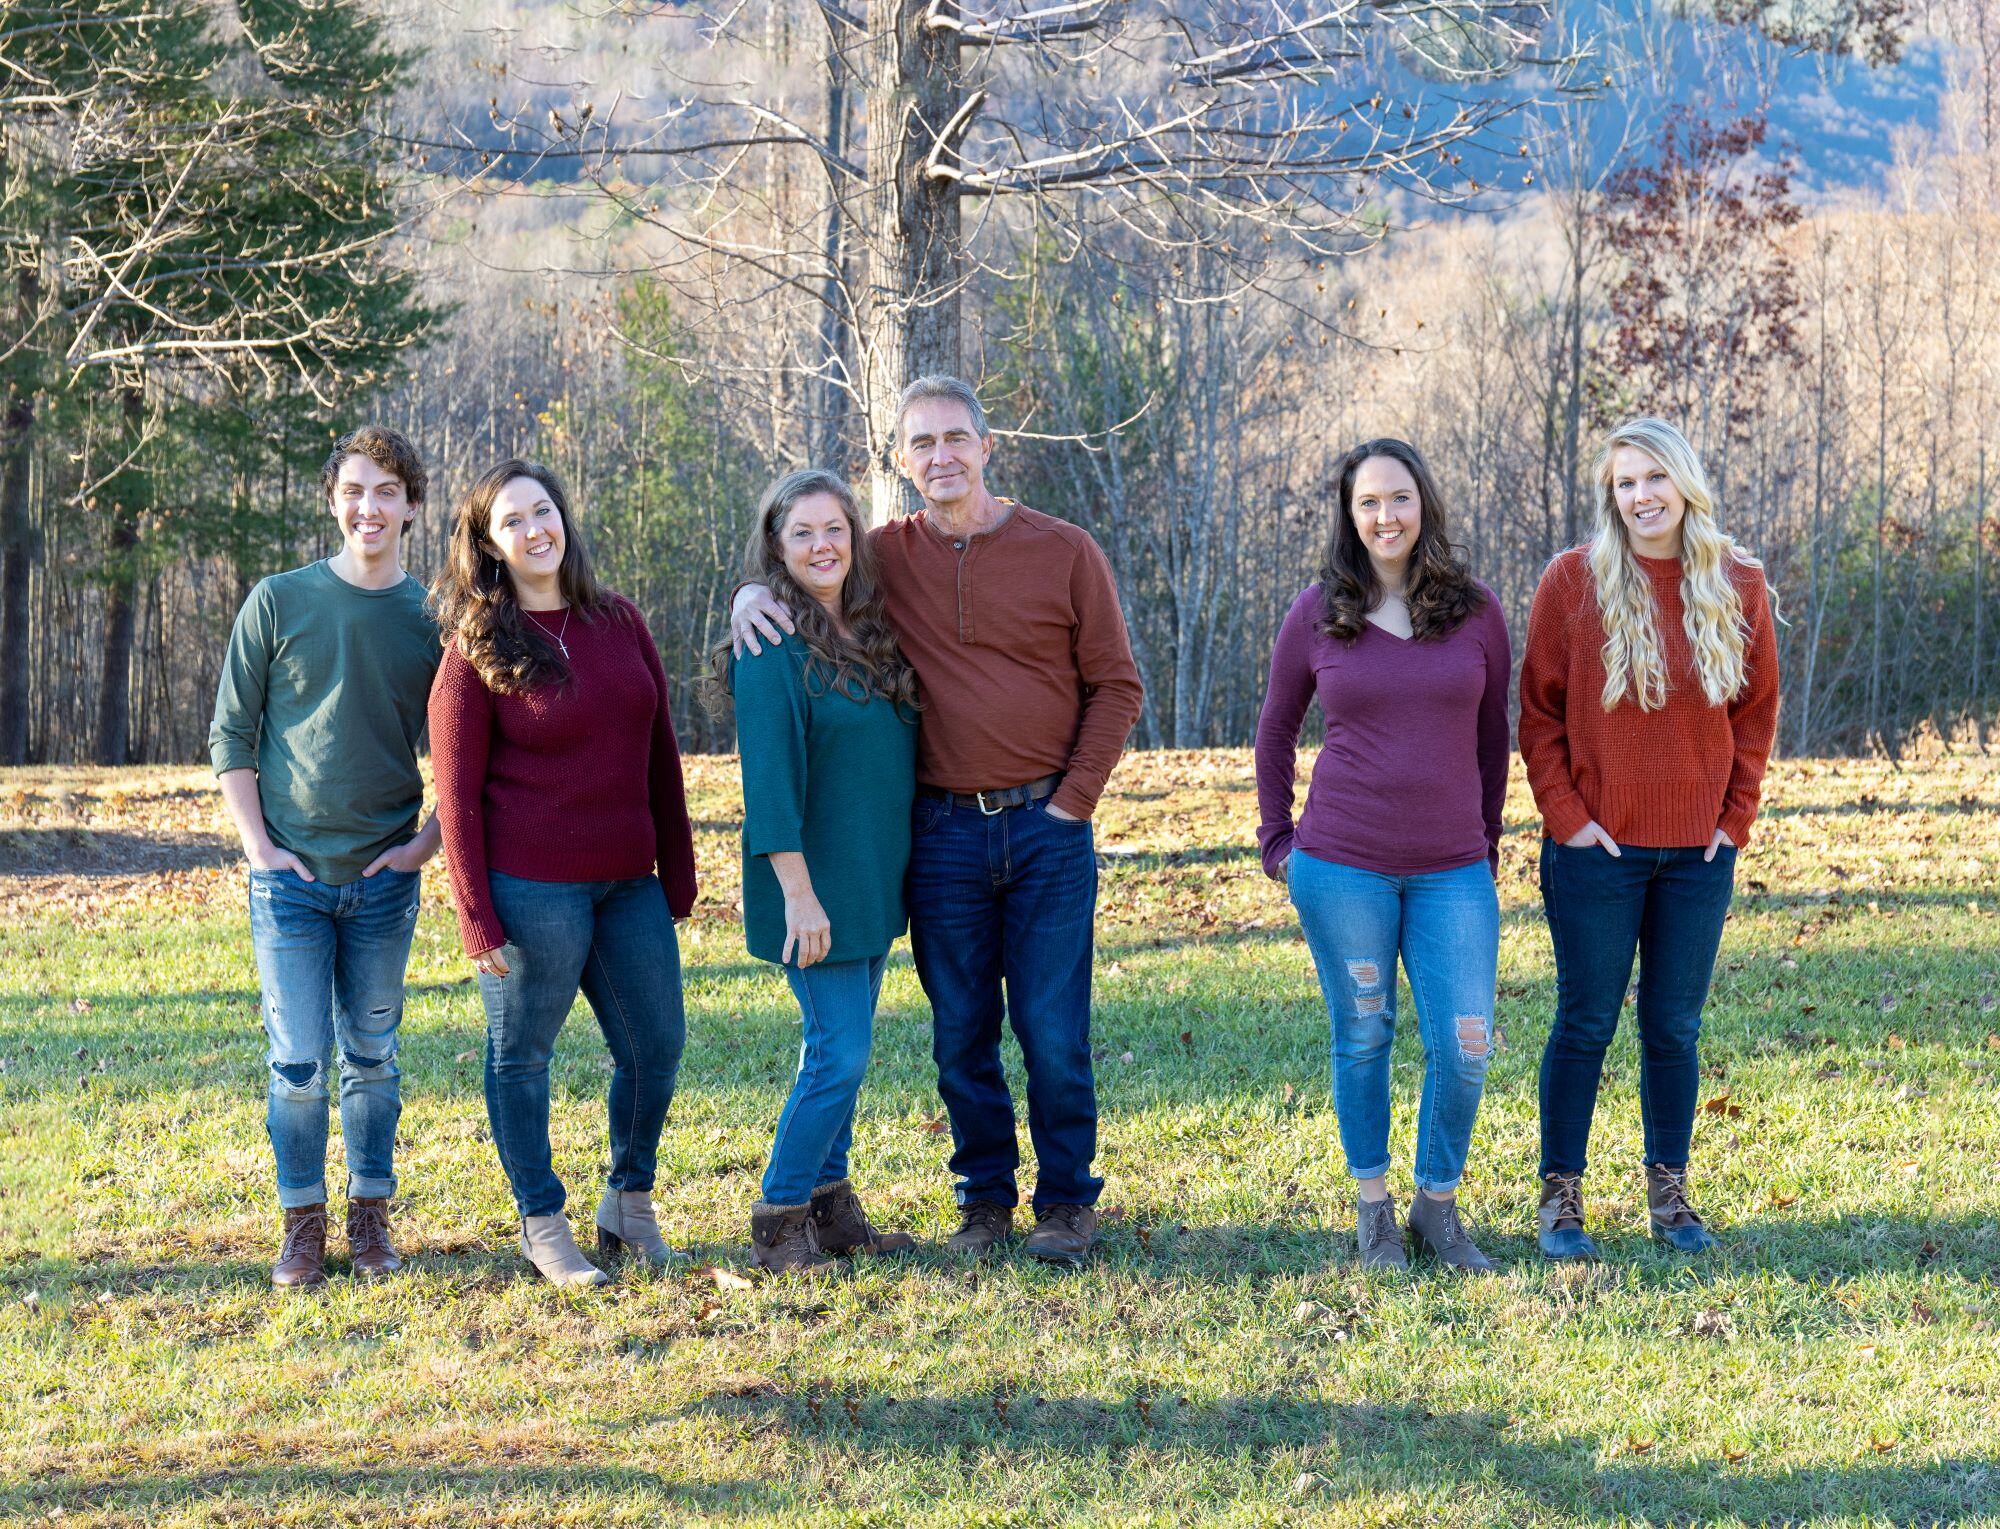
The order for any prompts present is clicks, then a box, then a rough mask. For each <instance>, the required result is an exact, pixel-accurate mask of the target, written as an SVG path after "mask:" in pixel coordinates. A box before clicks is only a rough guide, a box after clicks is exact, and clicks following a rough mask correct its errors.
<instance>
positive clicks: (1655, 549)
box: [1611, 446, 1687, 557]
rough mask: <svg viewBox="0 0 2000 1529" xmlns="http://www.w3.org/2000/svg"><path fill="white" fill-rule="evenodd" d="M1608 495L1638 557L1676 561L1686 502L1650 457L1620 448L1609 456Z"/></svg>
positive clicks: (1632, 448)
mask: <svg viewBox="0 0 2000 1529" xmlns="http://www.w3.org/2000/svg"><path fill="white" fill-rule="evenodd" d="M1611 492H1612V495H1613V497H1614V498H1615V499H1616V500H1617V502H1618V518H1619V519H1620V520H1622V521H1624V522H1625V535H1626V538H1627V540H1628V541H1629V542H1630V543H1631V546H1632V550H1633V551H1634V552H1636V553H1638V554H1639V556H1641V557H1679V556H1680V555H1681V521H1682V520H1683V519H1684V518H1685V517H1686V515H1687V501H1686V500H1685V499H1683V498H1682V497H1681V491H1680V489H1679V488H1677V487H1676V486H1675V485H1674V480H1673V476H1672V474H1670V473H1669V472H1668V471H1667V469H1666V468H1665V467H1664V466H1662V465H1661V463H1660V461H1659V459H1658V458H1656V457H1654V456H1653V455H1652V453H1650V452H1648V451H1646V450H1644V449H1643V448H1641V447H1638V446H1620V447H1619V448H1618V449H1617V450H1616V451H1615V452H1613V453H1612V455H1611Z"/></svg>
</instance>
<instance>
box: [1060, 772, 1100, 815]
mask: <svg viewBox="0 0 2000 1529" xmlns="http://www.w3.org/2000/svg"><path fill="white" fill-rule="evenodd" d="M1075 780H1076V777H1075V776H1074V775H1066V776H1064V777H1063V783H1062V784H1061V785H1060V786H1057V787H1056V789H1055V794H1054V795H1053V796H1051V797H1050V798H1049V805H1050V806H1051V807H1060V808H1061V809H1062V810H1063V811H1064V812H1066V813H1068V814H1069V815H1070V816H1071V817H1073V818H1076V819H1078V820H1079V821H1080V822H1085V823H1088V822H1089V821H1090V815H1091V814H1092V813H1093V812H1095V811H1097V797H1096V796H1095V795H1094V794H1092V793H1091V792H1089V791H1086V790H1085V789H1084V788H1083V787H1082V786H1079V785H1075V784H1073V782H1074V781H1075Z"/></svg>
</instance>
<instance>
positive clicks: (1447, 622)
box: [1317, 436, 1486, 642]
mask: <svg viewBox="0 0 2000 1529" xmlns="http://www.w3.org/2000/svg"><path fill="white" fill-rule="evenodd" d="M1370 457H1388V458H1389V459H1390V460H1392V461H1396V462H1400V463H1402V464H1403V466H1404V467H1406V468H1408V469H1409V472H1410V476H1411V477H1412V478H1414V479H1416V482H1417V510H1418V517H1419V518H1418V521H1417V540H1416V545H1414V546H1413V547H1411V548H1410V571H1409V574H1408V578H1407V582H1406V583H1405V585H1404V588H1403V598H1404V599H1405V600H1407V601H1408V602H1409V606H1410V633H1411V635H1412V636H1413V637H1415V638H1416V639H1417V640H1418V641H1419V642H1427V641H1429V640H1430V639H1432V638H1436V637H1444V636H1447V635H1449V634H1450V633H1452V632H1455V631H1457V630H1458V629H1459V628H1460V627H1461V626H1463V625H1464V624H1465V620H1466V618H1467V617H1468V616H1470V615H1471V614H1472V613H1473V612H1474V611H1476V610H1478V609H1479V608H1480V607H1481V606H1483V605H1484V604H1485V603H1486V592H1485V591H1484V590H1483V589H1481V588H1480V587H1479V584H1478V581H1477V580H1475V579H1474V578H1473V577H1472V574H1471V571H1470V570H1469V569H1468V568H1467V567H1466V565H1465V555H1464V554H1463V553H1462V552H1460V551H1459V549H1458V548H1456V547H1454V546H1453V545H1452V543H1451V529H1450V522H1449V520H1448V518H1447V516H1446V514H1445V506H1444V496H1443V495H1441V494H1440V493H1439V492H1438V486H1437V480H1436V479H1435V478H1433V477H1432V476H1431V470H1430V469H1429V468H1428V467H1426V466H1425V465H1424V459H1423V457H1422V456H1421V455H1419V454H1418V452H1417V448H1416V447H1414V446H1412V445H1411V444H1410V443H1409V442H1408V441H1399V440H1396V439H1394V438H1393V437H1390V436H1383V437H1379V438H1377V439H1375V440H1372V441H1363V442H1362V443H1361V444H1360V445H1359V446H1356V447H1355V448H1354V449H1353V450H1352V451H1350V452H1348V453H1347V455H1345V456H1344V457H1342V458H1341V459H1340V461H1339V463H1338V464H1337V465H1336V466H1335V468H1334V470H1333V483H1334V514H1333V530H1332V533H1331V534H1330V535H1329V536H1328V537H1327V539H1326V551H1325V553H1324V554H1323V555H1322V556H1321V558H1320V565H1319V587H1320V596H1321V599H1322V600H1323V601H1324V602H1325V609H1324V611H1323V612H1322V613H1321V615H1320V619H1319V621H1318V623H1317V630H1319V631H1321V632H1324V633H1326V635H1327V636H1329V637H1338V638H1340V639H1341V640H1342V641H1343V642H1352V641H1354V639H1355V638H1357V637H1359V636H1360V635H1361V634H1362V632H1363V631H1364V630H1366V628H1367V625H1368V613H1369V612H1370V611H1372V610H1374V609H1375V608H1376V607H1377V606H1378V605H1380V604H1381V603H1382V581H1381V580H1380V579H1378V578H1377V577H1376V576H1375V565H1374V564H1373V563H1371V562H1370V561H1369V560H1368V549H1367V548H1366V547H1365V546H1363V545H1362V542H1361V533H1360V532H1359V531H1357V530H1355V528H1354V477H1355V474H1356V473H1358V472H1360V471H1361V464H1362V463H1363V462H1366V461H1367V460H1368V459H1369V458H1370Z"/></svg>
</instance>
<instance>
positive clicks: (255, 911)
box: [250, 870, 418, 1208]
mask: <svg viewBox="0 0 2000 1529" xmlns="http://www.w3.org/2000/svg"><path fill="white" fill-rule="evenodd" d="M417 887H418V880H417V874H416V873H415V872H414V871H387V870H384V871H377V872H376V873H375V874H374V875H373V876H365V877H362V878H361V879H360V880H357V881H350V882H347V883H345V884H344V885H341V886H337V887H336V886H329V885H328V884H327V883H326V882H323V881H301V880H300V879H299V877H298V876H297V875H296V874H295V873H294V872H292V871H252V872H251V873H250V942H251V944H252V946H253V947H255V949H256V952H257V976H258V980H259V982H260V984H261V986H262V988H263V999H264V1002H263V1009H264V1033H265V1035H266V1036H267V1037H268V1038H269V1040H270V1043H271V1045H270V1051H269V1053H268V1058H267V1060H268V1061H269V1063H270V1075H269V1077H268V1078H267V1079H266V1082H265V1107H264V1119H265V1125H266V1127H267V1129H268V1130H269V1131H270V1133H271V1150H272V1151H273V1153H274V1154H275V1155H276V1157H277V1160H278V1203H279V1204H280V1205H283V1206H286V1207H288V1208H290V1207H294V1206H300V1205H321V1204H324V1203H325V1202H326V1127H327V1119H326V1117H327V1087H326V1071H327V1060H328V1055H329V1053H331V1054H332V1055H333V1058H334V1059H335V1060H336V1061H337V1062H338V1063H339V1069H340V1136H341V1142H342V1144H343V1146H344V1147H345V1149H346V1154H347V1194H348V1198H350V1199H364V1198H369V1199H387V1198H388V1197H389V1196H391V1195H393V1194H394V1193H395V1192H396V1169H395V1166H394V1159H395V1154H396V1122H397V1121H398V1120H400V1119H401V1118H402V1114H403V1099H402V1091H401V1090H402V1084H401V1079H402V1073H401V1072H400V1071H399V1070H398V1068H397V1066H396V1036H397V1030H398V1028H399V1027H400V1026H401V1024H402V1022H403V969H404V968H405V967H406V966H407V965H408V964H409V960H410V938H411V936H412V935H414V934H415V933H416V930H417Z"/></svg>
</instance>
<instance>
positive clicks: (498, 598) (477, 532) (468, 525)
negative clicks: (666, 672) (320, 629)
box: [431, 457, 629, 695]
mask: <svg viewBox="0 0 2000 1529" xmlns="http://www.w3.org/2000/svg"><path fill="white" fill-rule="evenodd" d="M515 478H532V479H534V480H535V482H536V483H538V484H540V485H541V487H542V491H543V492H544V493H546V494H547V495H548V496H549V502H550V503H552V504H553V505H555V507H556V513H557V514H558V515H560V516H561V517H562V528H563V558H562V564H561V566H560V567H558V568H557V570H556V582H557V587H558V588H559V589H561V591H562V596H563V599H564V600H566V601H568V602H569V608H570V609H571V610H572V611H574V612H575V613H576V616H577V618H578V619H580V620H582V621H586V622H594V621H601V620H605V619H610V620H614V621H625V620H627V619H629V618H627V616H626V615H625V611H624V608H623V607H622V606H620V605H618V604H617V603H615V602H614V601H613V599H612V598H611V596H610V595H609V594H608V593H607V592H606V591H605V589H604V587H603V586H602V585H600V584H599V583H598V582H597V576H596V575H595V574H594V573H592V572H591V570H590V554H589V553H588V552H586V551H585V550H584V545H583V538H582V537H581V536H579V535H577V529H576V519H575V517H574V516H572V515H571V514H570V508H569V494H568V492H567V491H566V490H565V489H564V488H563V484H562V479H560V478H558V477H557V476H556V475H555V474H554V473H553V472H551V471H549V469H548V468H546V467H544V466H542V465H541V463H539V462H528V461H523V460H522V459H521V458H520V457H509V458H508V459H507V460H506V461H504V462H501V463H498V464H497V465H495V466H493V467H489V468H487V469H486V471H485V472H483V473H481V474H480V475H479V476H478V477H477V478H476V479H474V480H473V483H472V486H471V487H470V488H468V489H467V490H466V491H465V493H464V494H463V495H462V496H461V497H460V499H459V501H458V508H457V510H456V511H455V512H454V513H453V515H452V523H451V544H450V547H449V548H448V549H447V551H446V554H445V562H444V568H443V569H442V570H441V571H440V572H439V574H438V576H437V578H436V579H435V580H434V581H433V582H432V584H431V610H432V613H433V614H434V615H435V616H436V618H437V624H438V626H439V628H440V629H441V630H442V631H443V633H444V636H445V640H446V641H447V642H450V641H456V642H457V643H458V651H459V652H460V653H461V654H463V655H464V657H465V660H466V662H467V663H469V664H471V665H472V667H473V668H474V669H476V670H477V671H478V672H479V677H480V678H481V679H482V680H484V681H485V682H486V688H487V689H488V690H491V691H493V692H494V693H495V694H496V695H525V694H527V692H529V691H531V690H539V689H541V688H542V687H543V686H544V685H565V684H567V683H569V678H570V667H569V664H568V663H567V662H566V661H565V660H564V658H563V656H562V650H561V649H560V648H558V647H557V646H556V645H555V643H554V642H553V641H552V640H551V639H550V638H549V637H548V636H547V635H546V634H544V633H543V632H542V630H541V629H540V628H539V627H538V626H536V625H535V623H534V622H532V621H530V620H529V619H528V618H527V617H526V616H525V615H524V614H523V613H522V611H521V602H520V601H519V599H517V598H516V596H515V594H514V581H513V579H511V578H510V577H508V574H507V565H506V564H505V563H503V562H501V561H500V559H499V558H498V557H497V556H496V555H495V554H494V552H493V549H492V545H491V543H490V542H489V541H488V540H487V532H488V528H489V526H490V525H491V523H492V519H493V501H494V500H495V499H497V498H498V497H499V495H500V490H501V489H503V488H505V487H506V486H507V485H508V483H510V482H512V481H513V480H514V479H515Z"/></svg>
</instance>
